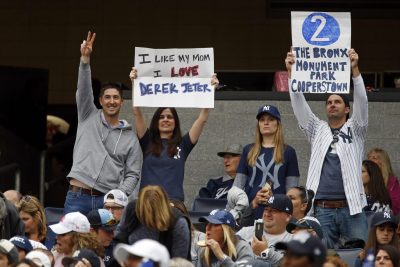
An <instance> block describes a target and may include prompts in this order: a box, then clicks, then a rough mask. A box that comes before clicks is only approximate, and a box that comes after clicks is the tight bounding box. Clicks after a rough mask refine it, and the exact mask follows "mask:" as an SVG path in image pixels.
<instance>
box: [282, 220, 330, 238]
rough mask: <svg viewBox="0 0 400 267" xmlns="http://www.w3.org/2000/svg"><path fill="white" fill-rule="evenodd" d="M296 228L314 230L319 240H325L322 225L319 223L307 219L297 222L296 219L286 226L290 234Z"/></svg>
mask: <svg viewBox="0 0 400 267" xmlns="http://www.w3.org/2000/svg"><path fill="white" fill-rule="evenodd" d="M295 228H303V229H312V230H314V231H315V232H316V233H317V235H318V237H319V238H321V239H322V238H324V233H323V232H322V228H321V225H320V224H319V223H318V222H317V221H314V220H310V219H307V218H301V219H299V220H297V221H296V219H294V218H292V219H291V220H290V222H289V223H288V224H287V225H286V231H287V232H288V233H291V232H292V231H293V230H294V229H295Z"/></svg>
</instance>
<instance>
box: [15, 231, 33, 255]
mask: <svg viewBox="0 0 400 267" xmlns="http://www.w3.org/2000/svg"><path fill="white" fill-rule="evenodd" d="M10 242H11V243H13V244H14V246H15V247H17V248H19V249H22V250H25V252H26V253H28V252H30V251H32V250H33V247H32V244H31V242H29V239H28V238H27V237H26V236H22V235H18V236H14V237H12V238H11V239H10Z"/></svg>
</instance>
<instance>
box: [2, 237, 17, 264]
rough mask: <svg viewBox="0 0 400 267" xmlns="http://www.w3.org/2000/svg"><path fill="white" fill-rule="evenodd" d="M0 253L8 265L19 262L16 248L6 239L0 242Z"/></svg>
mask: <svg viewBox="0 0 400 267" xmlns="http://www.w3.org/2000/svg"><path fill="white" fill-rule="evenodd" d="M0 252H1V253H4V254H5V255H7V258H8V260H9V263H11V264H14V263H17V262H18V261H19V256H18V250H17V248H16V247H15V246H14V244H13V243H11V242H10V241H8V240H7V239H1V240H0Z"/></svg>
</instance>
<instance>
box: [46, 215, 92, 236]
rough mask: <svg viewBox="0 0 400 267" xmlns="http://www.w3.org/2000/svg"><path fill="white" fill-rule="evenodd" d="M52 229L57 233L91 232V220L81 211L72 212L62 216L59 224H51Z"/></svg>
mask: <svg viewBox="0 0 400 267" xmlns="http://www.w3.org/2000/svg"><path fill="white" fill-rule="evenodd" d="M50 228H51V230H53V232H54V233H56V234H57V235H62V234H66V233H69V232H72V231H74V232H78V233H89V232H90V223H89V220H88V219H87V218H86V216H85V215H83V214H82V213H80V212H78V211H77V212H70V213H67V214H65V215H64V217H62V218H61V220H60V222H59V223H57V224H53V225H50Z"/></svg>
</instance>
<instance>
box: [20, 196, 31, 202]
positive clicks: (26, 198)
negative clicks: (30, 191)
mask: <svg viewBox="0 0 400 267" xmlns="http://www.w3.org/2000/svg"><path fill="white" fill-rule="evenodd" d="M21 200H23V201H25V202H29V201H31V200H32V197H31V196H30V195H25V196H23V197H22V198H21Z"/></svg>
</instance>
